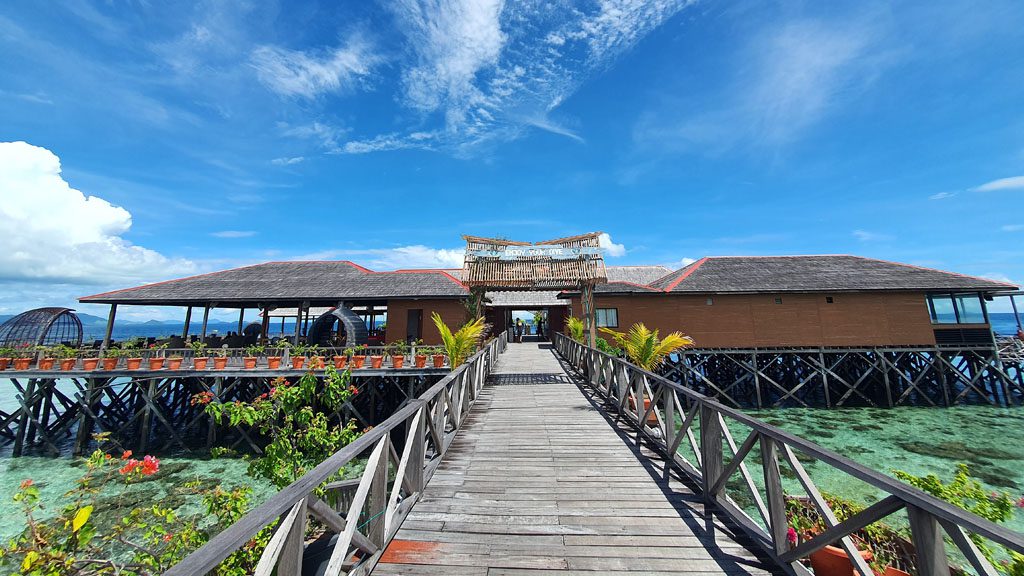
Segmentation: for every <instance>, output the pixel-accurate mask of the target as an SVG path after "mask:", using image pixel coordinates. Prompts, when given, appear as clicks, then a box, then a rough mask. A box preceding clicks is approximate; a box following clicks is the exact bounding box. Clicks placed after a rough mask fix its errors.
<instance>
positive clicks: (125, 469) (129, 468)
mask: <svg viewBox="0 0 1024 576" xmlns="http://www.w3.org/2000/svg"><path fill="white" fill-rule="evenodd" d="M139 466H142V462H139V461H138V460H136V459H135V458H132V459H131V460H129V461H128V462H126V463H125V465H124V466H121V467H120V468H118V470H117V472H118V473H119V474H120V475H121V476H127V475H128V474H131V473H132V472H135V471H136V470H138V469H139Z"/></svg>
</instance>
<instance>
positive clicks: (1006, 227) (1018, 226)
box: [1000, 224, 1024, 232]
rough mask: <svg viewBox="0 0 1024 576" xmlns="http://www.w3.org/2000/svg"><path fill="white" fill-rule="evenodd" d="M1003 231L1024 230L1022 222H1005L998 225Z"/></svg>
mask: <svg viewBox="0 0 1024 576" xmlns="http://www.w3.org/2000/svg"><path fill="white" fill-rule="evenodd" d="M1000 230H1002V231H1003V232H1020V231H1021V230H1024V224H1006V225H1004V226H1002V227H1000Z"/></svg>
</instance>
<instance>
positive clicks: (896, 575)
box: [882, 566, 910, 576]
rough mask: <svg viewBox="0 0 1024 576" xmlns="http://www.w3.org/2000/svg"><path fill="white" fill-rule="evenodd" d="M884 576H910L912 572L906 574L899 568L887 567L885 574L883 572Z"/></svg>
mask: <svg viewBox="0 0 1024 576" xmlns="http://www.w3.org/2000/svg"><path fill="white" fill-rule="evenodd" d="M882 575H883V576H910V572H905V571H903V570H900V569H899V568H896V567H895V566H886V567H885V572H883V573H882Z"/></svg>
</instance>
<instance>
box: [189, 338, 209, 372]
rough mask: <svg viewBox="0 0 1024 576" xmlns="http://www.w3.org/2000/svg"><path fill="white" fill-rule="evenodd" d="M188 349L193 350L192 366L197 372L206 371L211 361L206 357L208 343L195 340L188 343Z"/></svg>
mask: <svg viewBox="0 0 1024 576" xmlns="http://www.w3.org/2000/svg"><path fill="white" fill-rule="evenodd" d="M188 347H189V348H191V349H192V366H193V367H194V368H195V369H196V370H206V364H207V363H208V362H209V361H210V358H209V357H208V356H207V355H206V342H201V341H199V340H193V341H191V342H189V343H188Z"/></svg>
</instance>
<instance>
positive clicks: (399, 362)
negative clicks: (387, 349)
mask: <svg viewBox="0 0 1024 576" xmlns="http://www.w3.org/2000/svg"><path fill="white" fill-rule="evenodd" d="M404 365H405V356H392V357H391V366H393V367H394V368H401V367H402V366H404Z"/></svg>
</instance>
